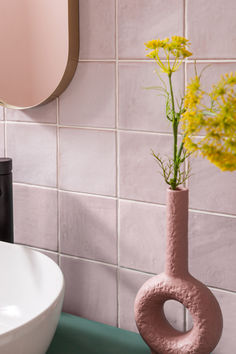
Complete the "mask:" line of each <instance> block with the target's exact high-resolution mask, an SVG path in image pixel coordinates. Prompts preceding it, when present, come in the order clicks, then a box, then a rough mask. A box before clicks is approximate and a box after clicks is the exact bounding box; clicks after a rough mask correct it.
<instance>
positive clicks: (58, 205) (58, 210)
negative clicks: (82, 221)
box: [56, 97, 61, 267]
mask: <svg viewBox="0 0 236 354" xmlns="http://www.w3.org/2000/svg"><path fill="white" fill-rule="evenodd" d="M56 100H57V113H56V114H57V121H56V122H57V126H56V136H57V153H56V159H57V161H56V162H57V179H56V189H57V250H58V264H59V267H61V257H60V252H61V238H60V196H59V168H60V164H59V154H60V128H59V97H57V99H56Z"/></svg>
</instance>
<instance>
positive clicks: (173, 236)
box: [165, 188, 188, 277]
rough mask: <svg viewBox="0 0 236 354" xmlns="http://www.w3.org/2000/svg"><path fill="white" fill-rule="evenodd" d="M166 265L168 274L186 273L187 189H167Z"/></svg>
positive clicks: (180, 274)
mask: <svg viewBox="0 0 236 354" xmlns="http://www.w3.org/2000/svg"><path fill="white" fill-rule="evenodd" d="M166 221H167V229H166V231H167V234H166V236H167V237H166V265H165V272H166V274H168V275H170V276H177V277H182V276H183V275H186V274H188V189H185V188H182V189H178V190H171V189H168V190H167V208H166Z"/></svg>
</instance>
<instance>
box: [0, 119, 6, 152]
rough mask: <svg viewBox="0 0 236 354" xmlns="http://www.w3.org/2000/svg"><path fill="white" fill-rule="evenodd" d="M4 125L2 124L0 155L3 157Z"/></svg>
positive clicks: (0, 126)
mask: <svg viewBox="0 0 236 354" xmlns="http://www.w3.org/2000/svg"><path fill="white" fill-rule="evenodd" d="M4 142H5V138H4V123H0V155H1V157H3V156H4Z"/></svg>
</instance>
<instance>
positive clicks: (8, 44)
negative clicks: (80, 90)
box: [0, 0, 79, 109]
mask: <svg viewBox="0 0 236 354" xmlns="http://www.w3.org/2000/svg"><path fill="white" fill-rule="evenodd" d="M78 7H79V5H78V0H40V1H39V0H1V1H0V45H1V55H0V101H1V102H4V105H6V106H8V107H11V108H16V109H25V108H30V107H34V106H37V105H40V104H43V103H46V102H49V101H50V100H52V99H54V98H55V97H57V96H58V95H60V94H61V93H62V91H63V90H64V89H65V88H66V87H67V85H68V84H69V82H70V80H71V79H72V77H73V75H74V72H75V69H76V66H77V62H78V52H79V40H78V37H79V29H78V22H79V20H78V18H79V9H78Z"/></svg>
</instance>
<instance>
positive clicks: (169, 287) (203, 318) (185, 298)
mask: <svg viewBox="0 0 236 354" xmlns="http://www.w3.org/2000/svg"><path fill="white" fill-rule="evenodd" d="M187 235H188V190H187V189H181V190H176V191H172V190H168V197H167V251H166V269H165V272H164V273H161V274H159V275H157V276H155V277H153V278H151V279H149V280H148V281H147V282H146V283H144V285H143V286H142V287H141V289H140V290H139V292H138V294H137V296H136V300H135V318H136V324H137V327H138V329H139V332H140V334H141V336H142V337H143V339H144V340H145V342H146V343H147V344H148V345H149V347H150V348H151V350H152V354H209V353H210V352H211V351H212V350H213V349H214V348H215V347H216V345H217V343H218V341H219V339H220V336H221V333H222V327H223V319H222V314H221V310H220V307H219V304H218V302H217V300H216V299H215V297H214V295H213V294H212V293H211V291H210V290H209V289H208V288H207V287H206V286H205V285H204V284H202V283H201V282H199V281H198V280H197V279H195V278H193V277H192V276H191V275H190V274H189V272H188V238H187V237H188V236H187ZM167 300H176V301H179V302H181V303H182V304H183V305H184V306H185V307H186V308H187V309H188V310H189V311H190V313H191V315H192V318H193V328H192V329H191V330H189V331H188V332H186V333H183V332H179V331H177V330H176V329H174V328H173V327H172V326H171V325H170V324H169V322H168V321H167V319H166V317H165V314H164V309H163V308H164V303H165V301H167Z"/></svg>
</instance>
